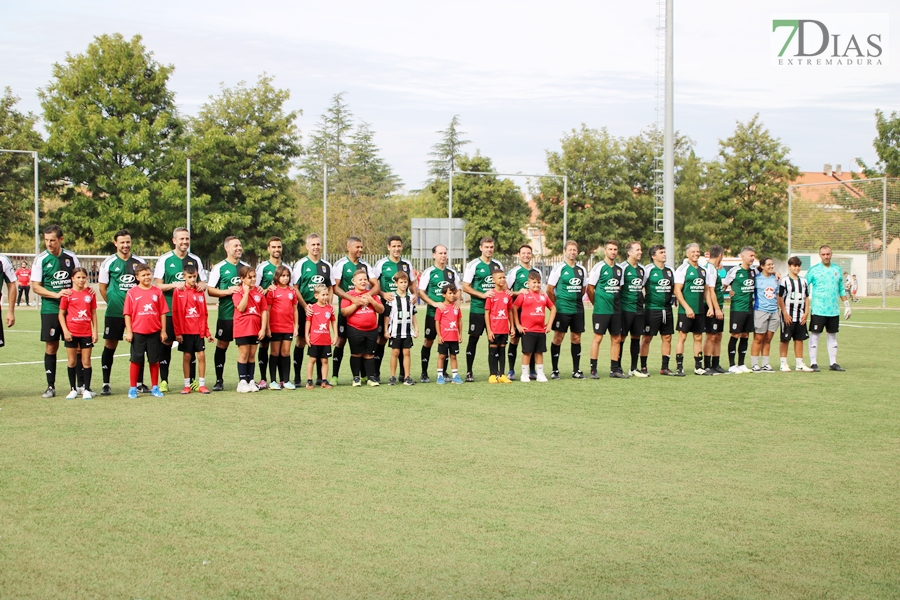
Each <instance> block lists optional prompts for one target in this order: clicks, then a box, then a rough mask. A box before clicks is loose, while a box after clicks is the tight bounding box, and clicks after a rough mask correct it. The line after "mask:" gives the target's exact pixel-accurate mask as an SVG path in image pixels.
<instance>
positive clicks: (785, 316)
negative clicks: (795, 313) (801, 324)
mask: <svg viewBox="0 0 900 600" xmlns="http://www.w3.org/2000/svg"><path fill="white" fill-rule="evenodd" d="M778 311H779V312H780V313H781V320H782V321H783V322H784V324H785V325H790V324H791V313H790V312H789V311H788V309H787V306H786V305H785V303H784V298H783V297H782V296H781V294H778Z"/></svg>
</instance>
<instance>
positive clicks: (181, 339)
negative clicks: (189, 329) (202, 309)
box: [175, 335, 184, 344]
mask: <svg viewBox="0 0 900 600" xmlns="http://www.w3.org/2000/svg"><path fill="white" fill-rule="evenodd" d="M175 341H176V342H178V343H179V344H183V343H184V336H183V335H176V336H175Z"/></svg>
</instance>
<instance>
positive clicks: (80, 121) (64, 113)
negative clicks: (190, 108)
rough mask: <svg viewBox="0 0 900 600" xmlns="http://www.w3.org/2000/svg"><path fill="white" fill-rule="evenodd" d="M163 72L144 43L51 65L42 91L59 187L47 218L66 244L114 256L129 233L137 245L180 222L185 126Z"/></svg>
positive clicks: (109, 43) (98, 48) (96, 46)
mask: <svg viewBox="0 0 900 600" xmlns="http://www.w3.org/2000/svg"><path fill="white" fill-rule="evenodd" d="M173 69H174V67H173V66H172V65H161V64H159V63H157V62H156V61H155V60H154V59H153V53H152V52H149V51H147V49H146V48H145V47H144V45H143V44H142V43H141V37H140V36H134V37H133V38H131V40H126V39H124V38H123V37H122V35H120V34H114V35H102V36H99V37H96V38H95V39H94V41H93V42H92V43H91V44H90V45H89V46H88V48H87V50H86V51H85V53H84V54H77V55H74V56H73V55H71V54H70V55H67V56H66V60H65V62H64V63H57V64H55V65H54V66H53V79H52V80H51V81H50V83H49V84H48V85H47V87H45V88H43V89H41V90H39V96H40V98H41V106H42V107H43V110H44V115H43V116H44V122H45V124H46V128H47V131H48V133H49V138H48V140H47V144H46V149H45V154H46V156H47V160H48V163H49V165H50V179H51V180H52V181H57V182H63V186H62V189H61V197H62V200H63V206H62V208H61V209H59V210H58V211H56V214H54V215H53V218H54V220H58V221H59V222H61V223H62V225H63V227H64V229H65V231H66V235H67V237H68V238H70V239H75V238H79V239H80V241H81V242H82V243H83V244H84V245H88V246H90V247H94V248H97V249H98V250H107V251H108V250H112V248H113V246H112V234H113V233H114V232H115V231H116V230H117V229H119V228H121V227H128V228H129V229H130V230H131V231H132V233H133V234H134V236H135V239H136V240H138V241H139V242H140V243H141V244H142V246H150V245H154V244H164V243H165V242H166V241H167V240H168V239H169V238H170V232H171V230H172V228H173V226H175V225H176V224H182V223H184V217H183V215H184V198H185V188H184V153H183V125H182V122H181V120H180V118H179V116H178V113H177V110H176V107H175V97H174V94H173V93H172V92H171V91H170V90H169V89H168V87H167V85H168V80H169V76H170V75H171V73H172V71H173Z"/></svg>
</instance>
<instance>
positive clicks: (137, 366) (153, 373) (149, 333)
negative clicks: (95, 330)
mask: <svg viewBox="0 0 900 600" xmlns="http://www.w3.org/2000/svg"><path fill="white" fill-rule="evenodd" d="M134 277H135V278H136V279H137V280H138V284H137V285H136V286H134V287H133V288H131V289H130V290H128V293H127V294H126V295H125V308H124V309H123V310H122V314H123V316H124V317H125V335H124V336H123V337H124V338H125V341H126V342H128V343H130V344H131V370H130V371H129V378H130V380H131V387H130V388H129V389H128V397H129V398H132V399H134V398H137V397H138V391H137V380H138V373H139V372H140V370H141V363H143V362H144V354H145V353H146V354H147V362H149V363H150V383H151V384H152V385H153V387H151V388H150V394H151V395H152V396H153V397H154V398H162V397H163V393H162V392H161V391H159V359H160V357H161V356H162V344H163V342H165V341H166V339H167V337H168V336H167V335H166V313H168V312H169V305H168V304H166V298H165V296H163V293H162V290H161V289H159V288H158V287H156V286H155V285H153V283H152V282H153V271H152V270H151V269H150V265H146V264H143V263H142V264H139V265H138V266H136V267H135V268H134Z"/></svg>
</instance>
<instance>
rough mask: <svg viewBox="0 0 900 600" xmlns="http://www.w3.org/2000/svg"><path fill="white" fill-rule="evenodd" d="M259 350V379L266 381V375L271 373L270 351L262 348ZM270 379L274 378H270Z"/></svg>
mask: <svg viewBox="0 0 900 600" xmlns="http://www.w3.org/2000/svg"><path fill="white" fill-rule="evenodd" d="M259 350H260V352H259V378H260V379H265V378H266V373H267V372H268V371H269V349H268V348H260V349H259ZM269 379H274V378H273V377H270V378H269Z"/></svg>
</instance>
